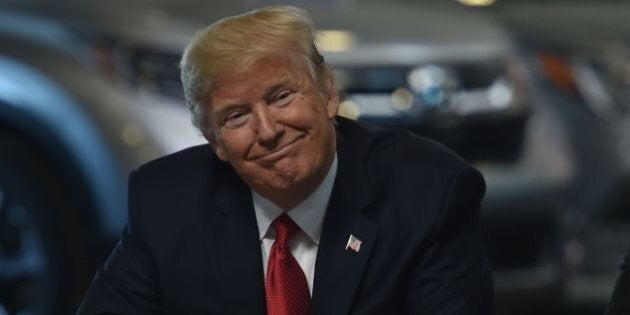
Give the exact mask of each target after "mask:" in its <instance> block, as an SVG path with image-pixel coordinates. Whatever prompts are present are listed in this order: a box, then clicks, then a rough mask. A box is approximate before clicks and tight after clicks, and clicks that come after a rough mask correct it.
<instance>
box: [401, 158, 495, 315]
mask: <svg viewBox="0 0 630 315" xmlns="http://www.w3.org/2000/svg"><path fill="white" fill-rule="evenodd" d="M484 192H485V182H484V180H483V177H482V176H481V174H479V172H477V171H476V170H474V169H472V168H470V169H466V170H465V171H463V172H461V173H459V174H458V175H456V176H454V177H453V179H451V181H450V187H449V188H448V189H447V192H446V193H445V194H444V200H443V202H442V203H443V204H444V207H443V212H442V213H441V217H440V218H439V220H438V221H437V226H436V228H435V232H434V233H433V236H432V238H431V242H430V245H429V247H428V249H427V251H426V252H425V253H424V254H423V257H422V258H421V262H420V264H418V266H417V268H416V270H415V277H414V279H413V284H412V290H411V292H412V296H411V298H410V300H409V313H410V314H437V315H440V314H469V315H476V314H493V313H494V306H493V305H494V301H493V296H494V293H493V279H492V271H491V268H490V265H489V262H488V260H487V258H486V255H485V252H484V249H483V244H482V238H481V231H480V225H479V212H480V211H479V209H480V203H481V199H482V198H483V194H484Z"/></svg>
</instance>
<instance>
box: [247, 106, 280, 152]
mask: <svg viewBox="0 0 630 315" xmlns="http://www.w3.org/2000/svg"><path fill="white" fill-rule="evenodd" d="M254 118H255V122H256V123H255V128H256V133H257V140H258V142H259V143H260V144H261V145H263V146H265V147H273V146H275V145H277V144H278V142H279V140H280V138H281V137H282V135H283V134H284V128H283V127H282V125H281V124H279V123H278V122H277V120H276V118H277V117H275V114H274V113H273V111H272V110H271V109H270V108H269V106H267V105H266V104H264V105H263V104H261V105H260V106H257V108H256V110H255V111H254Z"/></svg>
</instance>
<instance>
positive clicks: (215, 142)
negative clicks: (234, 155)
mask: <svg viewBox="0 0 630 315" xmlns="http://www.w3.org/2000/svg"><path fill="white" fill-rule="evenodd" d="M203 137H204V138H206V140H207V141H208V144H210V148H212V152H214V154H215V155H216V156H217V157H218V158H219V160H221V161H223V162H227V154H226V152H225V148H224V147H223V144H222V143H221V141H220V140H219V139H217V137H216V136H215V134H214V133H204V135H203Z"/></svg>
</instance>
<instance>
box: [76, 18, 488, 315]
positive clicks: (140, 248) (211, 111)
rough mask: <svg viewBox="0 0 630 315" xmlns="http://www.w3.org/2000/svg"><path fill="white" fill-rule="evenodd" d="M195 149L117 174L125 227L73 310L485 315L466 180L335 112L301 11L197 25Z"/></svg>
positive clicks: (466, 175)
mask: <svg viewBox="0 0 630 315" xmlns="http://www.w3.org/2000/svg"><path fill="white" fill-rule="evenodd" d="M181 68H182V81H183V85H184V90H185V94H186V98H187V102H188V104H189V106H190V108H191V111H192V114H193V122H194V124H195V125H196V126H197V127H198V128H199V129H200V130H201V132H202V133H203V135H204V136H205V138H206V139H207V140H208V143H209V146H199V147H193V148H190V149H187V150H184V151H182V152H178V153H175V154H173V155H170V156H166V157H164V158H161V159H158V160H156V161H153V162H150V163H148V164H146V165H144V166H142V167H141V168H140V169H139V170H137V171H135V172H134V173H133V174H132V175H131V176H130V184H129V186H130V192H129V209H130V210H129V211H130V213H129V224H128V226H127V227H126V229H125V230H124V232H123V235H122V239H121V241H120V243H119V244H118V245H117V247H116V248H115V249H114V251H113V253H112V254H111V256H110V257H109V259H108V260H107V262H106V263H105V264H104V265H103V266H102V267H101V269H100V270H99V271H98V273H97V275H96V277H95V279H94V282H93V284H92V286H91V288H90V289H89V291H88V293H87V295H86V297H85V299H84V302H83V304H82V307H81V309H80V310H79V313H80V314H153V313H164V314H264V313H267V314H309V313H313V314H347V313H352V314H490V313H492V276H491V271H490V268H489V265H488V262H487V260H486V257H485V255H484V252H483V248H482V244H481V239H480V233H479V223H478V218H479V204H480V200H481V198H482V196H483V193H484V189H485V185H484V181H483V178H482V177H481V175H480V174H479V173H478V172H477V171H475V170H474V169H472V168H471V167H470V166H468V165H467V164H466V163H465V162H464V161H462V160H461V159H460V158H458V157H457V156H455V155H454V154H452V153H451V152H450V151H448V150H446V149H445V148H443V147H442V146H440V145H438V144H436V143H434V142H432V141H429V140H426V139H424V138H421V137H419V136H415V135H412V134H410V133H409V132H406V131H402V130H382V129H378V128H375V127H369V126H365V125H362V124H359V123H356V122H353V121H349V120H346V119H343V118H336V117H335V114H336V111H337V106H338V98H337V92H336V88H335V82H334V76H333V73H332V71H331V70H330V69H329V68H328V66H327V65H326V64H325V62H324V60H323V58H322V56H321V55H320V54H319V53H318V52H317V49H316V48H315V45H314V43H313V35H312V26H311V23H310V20H309V18H308V16H307V15H306V13H305V12H303V11H302V10H300V9H297V8H294V7H287V6H283V7H271V8H265V9H261V10H258V11H254V12H250V13H246V14H243V15H239V16H235V17H230V18H226V19H224V20H221V21H219V22H216V23H215V24H213V25H211V26H210V27H208V28H207V29H205V30H203V31H201V32H200V33H198V34H197V36H196V37H195V38H194V39H193V41H192V42H191V44H190V45H189V46H188V48H187V49H186V51H185V53H184V56H183V58H182V61H181Z"/></svg>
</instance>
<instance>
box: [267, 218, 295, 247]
mask: <svg viewBox="0 0 630 315" xmlns="http://www.w3.org/2000/svg"><path fill="white" fill-rule="evenodd" d="M271 226H273V228H274V229H275V230H276V242H278V243H279V244H287V243H288V242H289V240H290V239H291V237H293V235H295V233H296V232H297V231H298V230H299V229H300V227H299V226H297V224H295V222H294V221H293V220H292V219H291V218H289V216H288V215H287V214H286V213H283V214H282V215H280V216H279V217H277V218H276V219H275V220H273V223H271Z"/></svg>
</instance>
